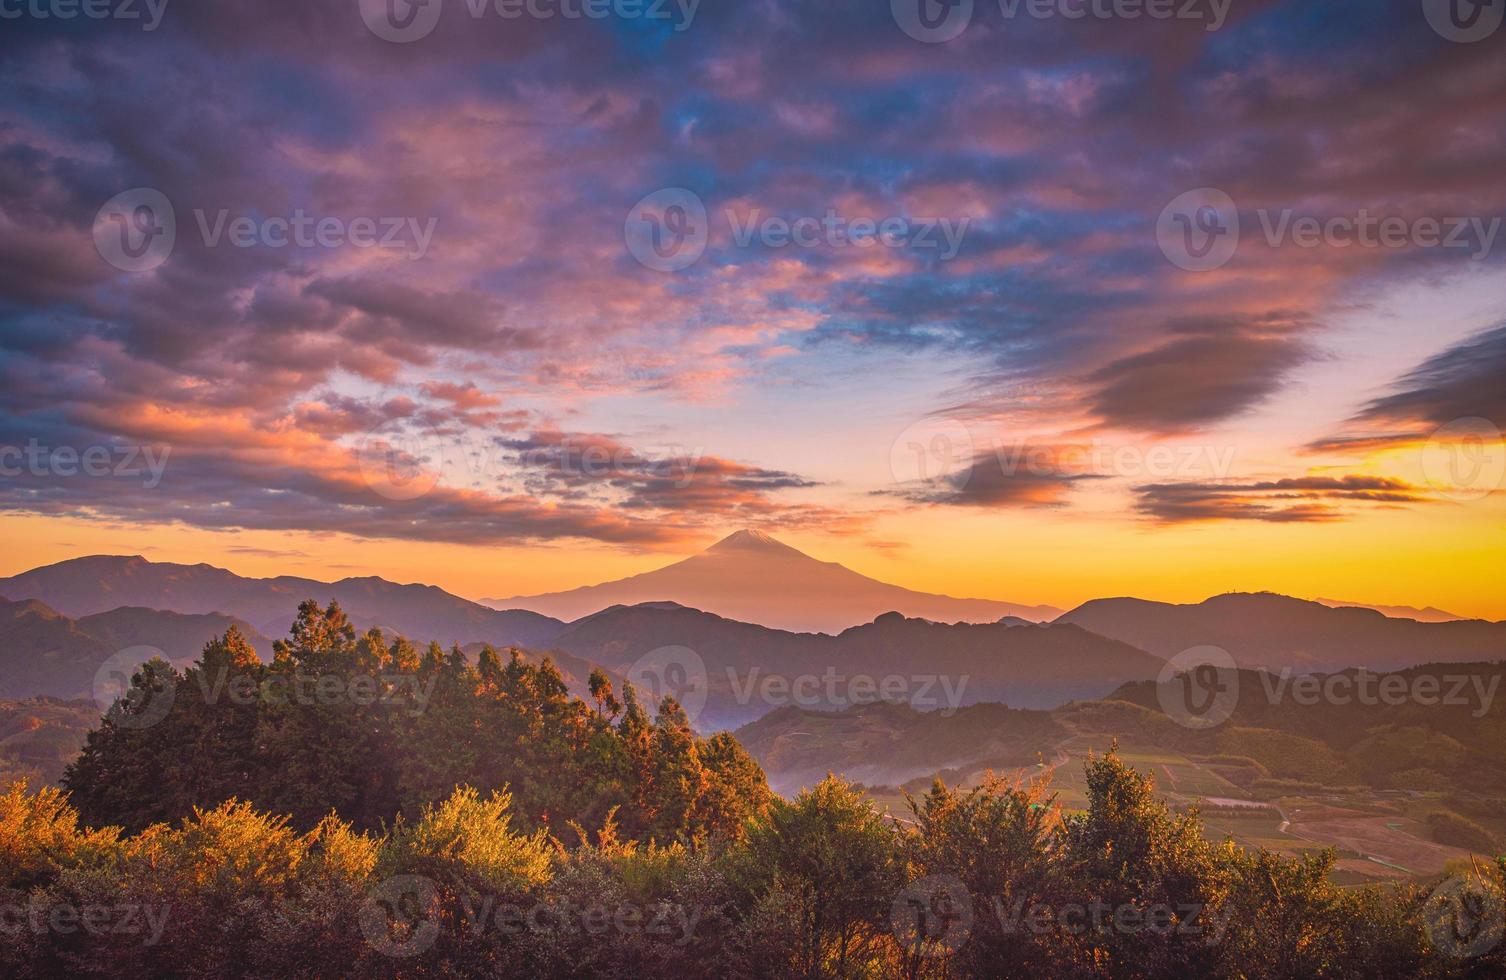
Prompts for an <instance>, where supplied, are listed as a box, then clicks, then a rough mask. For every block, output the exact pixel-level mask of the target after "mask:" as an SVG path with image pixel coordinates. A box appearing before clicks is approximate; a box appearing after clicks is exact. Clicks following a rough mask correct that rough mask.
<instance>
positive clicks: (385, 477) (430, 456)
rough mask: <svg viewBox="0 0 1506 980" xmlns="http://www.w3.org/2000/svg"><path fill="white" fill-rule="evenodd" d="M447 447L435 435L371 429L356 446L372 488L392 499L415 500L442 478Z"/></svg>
mask: <svg viewBox="0 0 1506 980" xmlns="http://www.w3.org/2000/svg"><path fill="white" fill-rule="evenodd" d="M444 448H445V443H444V440H442V439H439V438H437V437H434V436H427V435H423V434H415V433H410V432H402V433H388V434H379V433H377V432H368V433H367V434H366V436H365V437H364V438H363V439H362V440H361V442H360V444H359V445H357V446H356V460H357V461H358V462H359V464H360V467H361V477H362V479H364V480H365V481H366V485H367V486H369V487H371V489H373V490H375V491H376V492H377V493H379V494H381V495H382V496H383V497H386V498H387V499H388V500H413V499H415V498H418V497H422V496H423V495H424V494H426V493H428V492H429V491H430V490H433V489H434V486H435V484H437V483H438V482H439V476H440V471H441V468H442V467H443V465H444Z"/></svg>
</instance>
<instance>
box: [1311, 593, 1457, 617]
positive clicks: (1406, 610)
mask: <svg viewBox="0 0 1506 980" xmlns="http://www.w3.org/2000/svg"><path fill="white" fill-rule="evenodd" d="M1313 602H1321V603H1322V604H1323V605H1325V606H1332V607H1334V608H1336V609H1337V608H1343V607H1352V608H1355V609H1374V610H1375V611H1376V612H1378V613H1380V614H1381V615H1382V616H1390V617H1391V618H1392V619H1415V620H1417V621H1418V622H1419V623H1452V622H1455V621H1456V620H1461V619H1468V618H1469V617H1468V616H1460V615H1459V614H1457V613H1451V612H1449V611H1448V610H1446V609H1439V608H1438V607H1437V606H1424V607H1422V608H1418V607H1417V606H1384V605H1376V604H1373V603H1369V602H1343V601H1341V600H1339V599H1325V598H1323V597H1322V596H1319V597H1318V598H1316V599H1314V600H1313Z"/></svg>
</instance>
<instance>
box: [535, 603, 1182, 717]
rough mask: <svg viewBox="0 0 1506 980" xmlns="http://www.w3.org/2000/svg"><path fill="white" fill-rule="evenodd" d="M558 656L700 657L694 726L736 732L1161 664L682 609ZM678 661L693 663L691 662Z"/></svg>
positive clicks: (1075, 646)
mask: <svg viewBox="0 0 1506 980" xmlns="http://www.w3.org/2000/svg"><path fill="white" fill-rule="evenodd" d="M552 647H553V648H555V649H558V650H563V651H566V652H568V653H571V654H574V655H575V656H577V657H580V658H582V659H585V660H588V661H590V662H592V663H597V664H601V665H602V666H604V667H607V668H610V669H612V670H614V671H617V672H619V673H623V674H627V675H628V676H630V677H631V676H633V666H634V665H635V664H640V663H642V662H643V661H642V660H641V658H644V657H646V656H651V655H653V654H654V653H655V652H656V651H665V650H676V649H677V648H688V649H689V650H691V651H694V654H695V656H694V657H693V658H689V662H692V663H696V664H697V666H699V665H700V664H704V669H705V678H706V686H705V691H706V704H705V708H704V710H702V711H701V712H700V714H699V720H698V723H697V724H698V727H700V728H703V729H707V730H710V729H719V728H734V727H736V726H738V725H741V724H744V723H746V722H749V721H753V720H754V719H757V718H759V717H761V716H763V715H764V714H766V713H767V712H769V711H771V710H773V709H775V708H778V707H781V706H782V705H785V704H796V705H799V706H802V707H814V708H841V707H846V706H847V705H850V704H856V703H865V702H868V701H876V700H903V701H909V702H911V703H916V704H917V705H919V706H921V707H933V708H956V707H959V706H961V705H967V704H974V703H977V702H980V701H998V702H1004V703H1007V704H1009V705H1010V706H1012V707H1032V708H1047V707H1054V706H1055V705H1058V704H1061V703H1062V702H1064V701H1068V700H1071V699H1074V698H1096V697H1101V696H1103V695H1105V694H1107V693H1108V692H1109V691H1111V690H1113V689H1114V688H1115V687H1116V686H1117V685H1118V684H1119V683H1121V682H1127V681H1130V680H1143V679H1148V678H1154V677H1155V676H1156V675H1157V673H1158V672H1159V671H1160V669H1161V666H1162V661H1161V660H1159V659H1158V658H1156V657H1153V656H1151V655H1150V654H1147V653H1145V652H1144V651H1142V650H1137V649H1135V648H1134V647H1132V646H1130V645H1129V644H1127V643H1121V642H1118V641H1116V640H1110V639H1106V638H1104V637H1101V636H1096V635H1094V634H1093V633H1090V632H1088V631H1087V630H1084V629H1081V628H1079V627H1077V626H1073V625H1069V624H1062V625H1033V624H1032V625H1026V626H1011V625H1007V624H1003V623H976V624H974V623H955V624H944V623H934V622H930V621H927V620H923V619H913V618H907V617H904V616H901V615H900V614H898V613H886V614H884V615H882V616H879V617H878V618H877V619H875V620H874V621H873V622H871V623H867V624H865V625H863V626H855V627H853V628H852V629H848V630H844V631H842V632H841V633H839V634H837V635H836V636H831V635H828V634H825V633H793V632H789V631H787V630H777V629H770V628H768V627H765V626H757V625H754V624H752V623H740V622H736V621H733V620H730V619H725V618H723V617H721V616H716V615H713V614H711V613H707V612H702V611H700V610H696V609H689V608H686V607H684V606H679V605H676V604H674V603H643V604H639V605H636V606H613V607H612V608H610V609H604V610H602V611H601V612H599V613H596V614H594V615H591V616H587V617H585V618H583V619H580V620H577V621H576V622H574V623H571V624H570V625H569V626H568V627H566V629H565V630H564V631H563V632H561V633H560V634H559V635H558V636H557V637H555V639H554V642H553V644H552ZM670 659H671V660H672V661H674V662H675V663H677V664H678V665H679V666H680V667H683V666H684V665H685V663H686V658H684V657H683V656H682V655H673V656H671V658H670ZM870 682H871V683H870ZM886 682H887V683H888V684H889V685H890V688H889V691H890V692H892V694H889V695H886V693H885V691H884V688H883V685H884V684H885V683H886ZM797 685H799V686H798V687H797ZM650 693H653V692H650Z"/></svg>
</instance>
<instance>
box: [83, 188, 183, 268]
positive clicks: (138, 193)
mask: <svg viewBox="0 0 1506 980" xmlns="http://www.w3.org/2000/svg"><path fill="white" fill-rule="evenodd" d="M177 241H178V219H177V217H176V216H175V215H174V214H173V204H172V202H171V201H169V200H168V199H167V195H165V194H163V193H162V192H161V191H159V190H157V189H156V188H153V187H136V188H132V189H131V190H128V191H121V192H120V193H119V194H116V195H115V196H114V197H112V198H110V199H109V200H108V201H106V202H105V204H104V207H102V208H100V209H99V211H98V212H96V213H95V215H94V250H95V251H97V252H98V253H99V256H100V258H102V259H104V260H105V261H106V262H108V263H110V264H111V265H113V266H114V267H115V268H117V269H119V270H121V271H122V272H147V271H149V270H151V269H155V268H157V266H159V265H161V264H162V263H164V262H166V261H167V257H168V256H169V255H171V254H173V245H174V244H176V243H177Z"/></svg>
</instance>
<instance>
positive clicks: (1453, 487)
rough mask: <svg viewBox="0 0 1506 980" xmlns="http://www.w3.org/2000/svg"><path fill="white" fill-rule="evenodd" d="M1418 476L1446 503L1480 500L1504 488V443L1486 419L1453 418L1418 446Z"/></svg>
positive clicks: (1505, 477) (1496, 429) (1505, 461)
mask: <svg viewBox="0 0 1506 980" xmlns="http://www.w3.org/2000/svg"><path fill="white" fill-rule="evenodd" d="M1422 476H1423V479H1425V480H1427V482H1428V485H1429V486H1431V487H1432V488H1433V489H1434V490H1436V491H1438V493H1439V494H1440V495H1442V496H1444V497H1447V498H1449V499H1450V500H1480V499H1482V498H1484V497H1488V496H1490V495H1491V494H1492V493H1494V492H1495V491H1497V490H1499V489H1501V488H1502V487H1503V486H1506V441H1503V438H1502V436H1501V430H1500V429H1498V428H1496V426H1495V424H1494V423H1493V422H1491V421H1490V420H1489V419H1482V418H1478V417H1472V418H1464V419H1454V421H1452V422H1450V423H1448V424H1447V425H1443V426H1439V427H1438V429H1437V430H1435V431H1434V432H1433V434H1432V435H1431V436H1429V437H1428V441H1427V443H1426V444H1425V445H1424V446H1423V447H1422Z"/></svg>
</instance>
